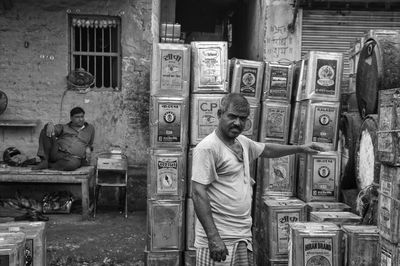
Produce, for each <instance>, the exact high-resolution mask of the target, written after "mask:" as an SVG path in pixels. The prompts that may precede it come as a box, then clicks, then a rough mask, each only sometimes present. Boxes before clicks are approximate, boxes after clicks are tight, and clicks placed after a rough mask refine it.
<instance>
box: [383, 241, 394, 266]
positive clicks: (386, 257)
mask: <svg viewBox="0 0 400 266" xmlns="http://www.w3.org/2000/svg"><path fill="white" fill-rule="evenodd" d="M380 265H381V266H393V265H392V254H391V253H390V251H389V250H386V249H385V248H384V247H383V245H382V246H381V264H380Z"/></svg>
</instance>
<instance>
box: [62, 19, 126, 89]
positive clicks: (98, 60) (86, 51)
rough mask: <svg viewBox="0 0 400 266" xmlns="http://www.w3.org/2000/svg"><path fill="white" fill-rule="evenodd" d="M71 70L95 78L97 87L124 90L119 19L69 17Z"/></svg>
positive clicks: (94, 85)
mask: <svg viewBox="0 0 400 266" xmlns="http://www.w3.org/2000/svg"><path fill="white" fill-rule="evenodd" d="M69 25H70V44H69V50H70V70H71V71H72V70H74V69H78V68H81V69H84V70H86V71H88V72H89V73H91V74H92V75H94V77H95V82H94V84H93V85H92V87H95V88H113V89H115V90H119V89H120V87H121V78H120V77H121V48H120V40H121V38H120V35H121V33H120V30H121V29H120V28H121V21H120V18H119V17H111V16H80V15H72V16H70V17H69Z"/></svg>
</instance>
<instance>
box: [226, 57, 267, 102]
mask: <svg viewBox="0 0 400 266" xmlns="http://www.w3.org/2000/svg"><path fill="white" fill-rule="evenodd" d="M233 64H234V65H233V73H232V77H231V78H232V87H231V90H232V92H236V93H240V94H242V95H243V96H245V97H246V98H247V99H248V100H249V101H252V102H255V103H259V102H260V97H261V91H262V82H263V74H264V62H258V61H250V60H242V59H236V60H234V61H233Z"/></svg>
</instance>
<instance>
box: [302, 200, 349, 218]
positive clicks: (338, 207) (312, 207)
mask: <svg viewBox="0 0 400 266" xmlns="http://www.w3.org/2000/svg"><path fill="white" fill-rule="evenodd" d="M306 209H307V221H309V220H310V213H311V212H320V211H322V212H343V211H347V212H349V211H351V207H350V206H349V205H347V204H344V203H343V202H329V201H328V202H308V203H307V207H306Z"/></svg>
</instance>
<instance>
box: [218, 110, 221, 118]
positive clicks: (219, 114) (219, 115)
mask: <svg viewBox="0 0 400 266" xmlns="http://www.w3.org/2000/svg"><path fill="white" fill-rule="evenodd" d="M221 115H222V111H221V109H218V111H217V116H218V118H220V117H221Z"/></svg>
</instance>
